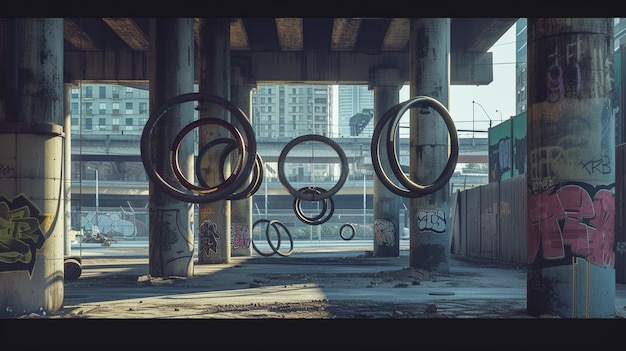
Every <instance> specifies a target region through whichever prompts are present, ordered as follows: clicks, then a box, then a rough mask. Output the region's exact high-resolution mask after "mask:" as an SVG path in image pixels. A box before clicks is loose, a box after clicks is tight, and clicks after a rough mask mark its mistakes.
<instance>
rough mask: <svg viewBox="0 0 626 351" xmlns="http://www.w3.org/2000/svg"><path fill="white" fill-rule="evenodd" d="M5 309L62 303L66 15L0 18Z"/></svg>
mask: <svg viewBox="0 0 626 351" xmlns="http://www.w3.org/2000/svg"><path fill="white" fill-rule="evenodd" d="M0 30H1V31H3V33H1V34H0V70H2V71H1V72H0V76H1V77H6V79H5V78H3V79H0V85H1V90H2V91H3V92H5V93H3V94H0V150H2V152H0V242H1V243H2V247H3V250H2V252H1V253H0V256H1V257H0V315H5V316H15V315H24V314H29V313H38V314H43V313H51V312H57V311H58V310H59V309H60V308H61V307H62V305H63V294H64V289H63V276H64V272H63V258H64V257H63V256H64V250H63V236H64V235H63V234H64V225H65V221H64V219H63V216H64V215H65V201H64V199H63V197H64V190H63V186H64V184H63V173H62V170H63V164H64V157H65V154H64V153H63V144H64V142H65V141H64V133H63V19H62V18H19V19H2V20H0Z"/></svg>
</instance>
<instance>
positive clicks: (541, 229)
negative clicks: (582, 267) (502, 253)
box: [527, 185, 615, 268]
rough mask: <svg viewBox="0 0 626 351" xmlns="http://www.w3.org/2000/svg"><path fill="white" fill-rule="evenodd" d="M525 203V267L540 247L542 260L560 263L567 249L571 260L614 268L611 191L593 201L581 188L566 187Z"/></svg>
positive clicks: (535, 197) (602, 193)
mask: <svg viewBox="0 0 626 351" xmlns="http://www.w3.org/2000/svg"><path fill="white" fill-rule="evenodd" d="M527 199H528V200H527V201H528V207H527V209H528V218H527V221H528V222H527V228H528V229H527V230H528V238H527V239H528V263H531V262H533V261H534V260H535V259H536V258H537V255H538V251H539V248H540V247H541V248H542V249H543V258H546V259H559V258H563V257H565V245H570V246H571V251H572V254H573V255H574V256H578V257H585V258H586V259H587V260H588V261H589V262H590V263H593V264H596V265H599V266H602V267H608V268H613V267H614V265H615V251H614V250H613V244H614V242H615V230H614V223H615V197H614V196H613V194H612V193H611V192H610V191H608V190H600V191H598V192H597V193H596V194H595V196H594V197H593V199H592V198H591V196H590V195H589V193H588V192H587V191H586V190H585V189H583V188H582V187H580V186H577V185H567V186H564V187H562V188H560V189H558V190H557V191H556V192H551V191H546V192H543V193H541V194H539V195H537V196H533V195H532V194H529V196H528V197H527Z"/></svg>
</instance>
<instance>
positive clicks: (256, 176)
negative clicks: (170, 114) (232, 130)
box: [196, 138, 264, 200]
mask: <svg viewBox="0 0 626 351" xmlns="http://www.w3.org/2000/svg"><path fill="white" fill-rule="evenodd" d="M217 144H227V146H226V147H225V148H224V149H222V153H221V154H220V166H219V169H222V170H223V169H224V165H225V163H226V158H227V157H228V155H229V154H230V153H231V152H232V151H233V150H234V149H235V148H237V143H236V141H235V140H233V139H229V138H218V139H214V140H211V141H210V142H209V143H207V144H205V145H204V146H203V147H202V148H201V149H200V151H198V157H197V160H201V159H202V157H203V156H204V154H205V153H206V152H207V151H208V150H209V149H210V148H212V147H213V146H215V145H217ZM246 147H247V146H246ZM239 160H241V158H239ZM200 165H201V163H200V162H196V178H197V179H198V183H200V185H202V186H204V187H207V188H208V187H210V185H209V184H207V182H206V180H205V179H204V175H203V174H202V169H201V166H200ZM253 170H254V172H252V173H253V174H252V175H251V177H252V179H251V180H249V182H248V186H247V187H246V188H245V189H243V190H241V191H239V192H236V193H233V194H231V195H229V196H228V197H227V198H226V199H225V200H241V199H245V198H249V197H250V196H252V195H254V194H255V193H256V192H257V191H258V190H259V188H260V187H261V184H262V183H263V176H264V171H263V159H262V158H261V155H259V154H258V153H257V154H256V162H255V164H254V168H253ZM219 176H220V180H221V181H222V182H224V181H225V179H224V173H220V174H219ZM231 177H232V173H231Z"/></svg>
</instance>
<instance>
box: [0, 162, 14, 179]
mask: <svg viewBox="0 0 626 351" xmlns="http://www.w3.org/2000/svg"><path fill="white" fill-rule="evenodd" d="M9 173H15V168H14V167H12V166H10V165H5V164H4V163H0V176H3V175H6V174H9Z"/></svg>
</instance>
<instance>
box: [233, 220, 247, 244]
mask: <svg viewBox="0 0 626 351" xmlns="http://www.w3.org/2000/svg"><path fill="white" fill-rule="evenodd" d="M230 232H231V241H232V245H231V247H232V249H233V250H236V249H239V248H244V249H249V248H250V228H249V227H248V225H246V224H239V223H234V224H233V225H231V229H230Z"/></svg>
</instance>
